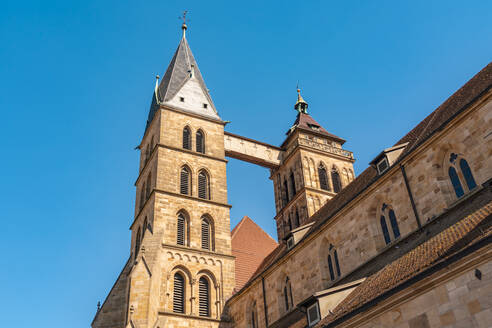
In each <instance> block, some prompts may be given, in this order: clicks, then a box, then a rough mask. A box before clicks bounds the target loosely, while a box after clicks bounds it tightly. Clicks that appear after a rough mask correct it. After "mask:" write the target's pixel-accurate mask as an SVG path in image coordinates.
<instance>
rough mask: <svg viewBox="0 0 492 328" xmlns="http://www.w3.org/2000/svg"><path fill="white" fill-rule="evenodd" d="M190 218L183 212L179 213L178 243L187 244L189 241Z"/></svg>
mask: <svg viewBox="0 0 492 328" xmlns="http://www.w3.org/2000/svg"><path fill="white" fill-rule="evenodd" d="M187 234H188V220H187V219H186V217H185V215H184V214H183V213H179V214H178V220H177V231H176V243H177V244H178V245H182V246H185V245H186V244H187V242H188V240H187V239H188V238H187Z"/></svg>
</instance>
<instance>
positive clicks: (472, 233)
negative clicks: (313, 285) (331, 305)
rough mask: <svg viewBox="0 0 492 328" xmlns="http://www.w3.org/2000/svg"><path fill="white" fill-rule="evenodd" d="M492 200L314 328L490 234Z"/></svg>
mask: <svg viewBox="0 0 492 328" xmlns="http://www.w3.org/2000/svg"><path fill="white" fill-rule="evenodd" d="M491 219H492V201H491V202H489V203H488V204H486V205H485V206H483V207H482V208H480V209H478V210H476V211H475V212H473V213H472V214H470V215H468V216H466V217H465V218H464V219H462V220H460V221H458V222H457V223H455V224H454V225H452V226H451V227H449V228H447V229H446V230H444V231H442V232H441V233H439V234H438V235H436V236H435V237H433V238H431V239H429V240H428V241H426V242H425V243H423V244H421V245H419V246H417V247H416V248H414V249H413V250H411V251H410V252H408V253H407V254H405V255H403V256H402V257H400V258H399V259H398V260H395V261H394V262H392V263H391V264H389V265H387V266H386V267H384V268H383V269H381V270H380V271H378V272H376V273H375V274H373V275H372V276H370V277H369V278H368V279H366V280H365V281H364V282H363V283H362V284H361V285H360V286H359V287H357V288H356V289H355V290H354V291H353V292H352V293H350V294H349V295H348V296H347V297H346V298H345V299H344V300H343V301H342V302H341V303H340V304H339V305H338V306H337V307H336V308H335V309H333V311H332V313H331V314H329V315H328V316H326V317H325V318H324V319H323V320H321V321H320V323H319V324H318V325H317V327H324V326H325V325H327V324H329V323H332V322H334V321H335V320H337V319H340V318H342V317H344V316H345V315H347V314H349V313H350V312H353V311H355V310H357V309H358V308H360V307H361V306H363V305H364V304H367V303H368V302H370V301H371V300H374V299H375V298H377V297H379V296H381V295H383V294H384V293H386V292H388V291H391V290H392V289H394V288H396V287H398V286H399V285H401V284H403V283H404V282H406V281H408V280H410V279H411V278H413V277H415V276H417V275H418V274H419V273H422V272H424V271H425V270H427V269H430V268H431V267H433V266H435V265H437V264H438V263H440V262H442V261H444V260H445V259H448V258H450V257H451V256H452V255H454V254H456V253H458V252H459V251H461V250H463V249H465V248H467V247H468V246H471V245H473V244H475V243H476V242H478V241H480V240H483V239H485V238H487V237H489V236H491V235H492V226H491V224H490V221H491Z"/></svg>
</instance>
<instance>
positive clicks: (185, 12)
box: [178, 10, 188, 38]
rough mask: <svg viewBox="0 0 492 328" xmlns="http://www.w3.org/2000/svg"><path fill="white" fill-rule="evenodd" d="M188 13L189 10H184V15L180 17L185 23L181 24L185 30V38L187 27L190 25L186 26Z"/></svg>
mask: <svg viewBox="0 0 492 328" xmlns="http://www.w3.org/2000/svg"><path fill="white" fill-rule="evenodd" d="M186 14H188V10H185V11H183V16H180V17H178V18H179V19H182V20H183V25H181V29H182V30H183V38H184V37H185V35H186V29H187V28H188V26H186Z"/></svg>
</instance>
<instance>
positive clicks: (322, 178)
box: [318, 165, 330, 190]
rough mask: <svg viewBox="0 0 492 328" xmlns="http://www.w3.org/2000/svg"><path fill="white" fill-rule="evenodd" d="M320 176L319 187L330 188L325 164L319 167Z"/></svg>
mask: <svg viewBox="0 0 492 328" xmlns="http://www.w3.org/2000/svg"><path fill="white" fill-rule="evenodd" d="M318 176H319V187H320V188H321V189H323V190H330V187H329V186H328V176H327V175H326V169H325V167H324V166H323V165H320V166H319V167H318Z"/></svg>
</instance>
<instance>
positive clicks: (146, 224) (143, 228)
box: [142, 217, 148, 239]
mask: <svg viewBox="0 0 492 328" xmlns="http://www.w3.org/2000/svg"><path fill="white" fill-rule="evenodd" d="M147 226H148V223H147V217H145V220H144V223H143V226H142V239H143V237H144V236H145V232H146V231H147Z"/></svg>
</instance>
